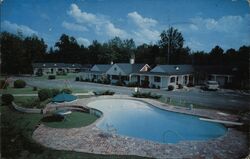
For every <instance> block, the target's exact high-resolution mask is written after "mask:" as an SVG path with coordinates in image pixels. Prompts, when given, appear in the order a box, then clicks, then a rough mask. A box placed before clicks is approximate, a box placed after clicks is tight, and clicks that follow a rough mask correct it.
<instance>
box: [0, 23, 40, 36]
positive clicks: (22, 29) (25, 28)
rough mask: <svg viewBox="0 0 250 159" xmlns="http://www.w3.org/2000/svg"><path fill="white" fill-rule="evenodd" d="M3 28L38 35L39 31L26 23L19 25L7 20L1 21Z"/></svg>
mask: <svg viewBox="0 0 250 159" xmlns="http://www.w3.org/2000/svg"><path fill="white" fill-rule="evenodd" d="M1 28H2V30H6V31H9V32H14V33H17V32H22V33H23V34H24V35H33V34H35V35H38V32H37V31H35V30H33V29H31V28H30V27H28V26H26V25H18V24H16V23H11V22H9V21H7V20H5V21H3V22H2V23H1Z"/></svg>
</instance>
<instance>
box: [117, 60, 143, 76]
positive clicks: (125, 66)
mask: <svg viewBox="0 0 250 159" xmlns="http://www.w3.org/2000/svg"><path fill="white" fill-rule="evenodd" d="M116 65H117V66H118V67H120V68H121V69H122V70H123V71H124V73H126V74H131V73H137V72H140V70H141V69H142V68H143V66H145V65H146V64H130V63H116Z"/></svg>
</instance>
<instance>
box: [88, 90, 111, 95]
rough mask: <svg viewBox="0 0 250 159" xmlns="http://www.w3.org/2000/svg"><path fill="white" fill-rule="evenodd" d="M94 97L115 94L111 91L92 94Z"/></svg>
mask: <svg viewBox="0 0 250 159" xmlns="http://www.w3.org/2000/svg"><path fill="white" fill-rule="evenodd" d="M93 93H94V94H95V95H114V94H115V92H112V91H109V90H107V91H100V92H93Z"/></svg>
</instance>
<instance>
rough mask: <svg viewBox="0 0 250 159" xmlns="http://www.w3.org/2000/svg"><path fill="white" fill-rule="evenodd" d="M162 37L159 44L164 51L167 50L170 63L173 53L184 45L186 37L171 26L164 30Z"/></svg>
mask: <svg viewBox="0 0 250 159" xmlns="http://www.w3.org/2000/svg"><path fill="white" fill-rule="evenodd" d="M160 37H161V40H160V41H159V45H160V46H161V47H162V48H163V51H166V52H167V56H166V59H167V63H168V64H169V62H170V57H171V55H172V54H174V53H176V51H177V50H178V49H181V48H182V47H183V43H184V39H183V36H182V34H181V32H179V31H178V30H177V29H175V28H173V27H170V28H169V29H168V30H167V31H165V30H163V32H162V33H161V34H160Z"/></svg>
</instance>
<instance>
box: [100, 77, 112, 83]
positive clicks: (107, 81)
mask: <svg viewBox="0 0 250 159" xmlns="http://www.w3.org/2000/svg"><path fill="white" fill-rule="evenodd" d="M102 82H103V84H110V80H109V79H107V78H104V79H103V81H102Z"/></svg>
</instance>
